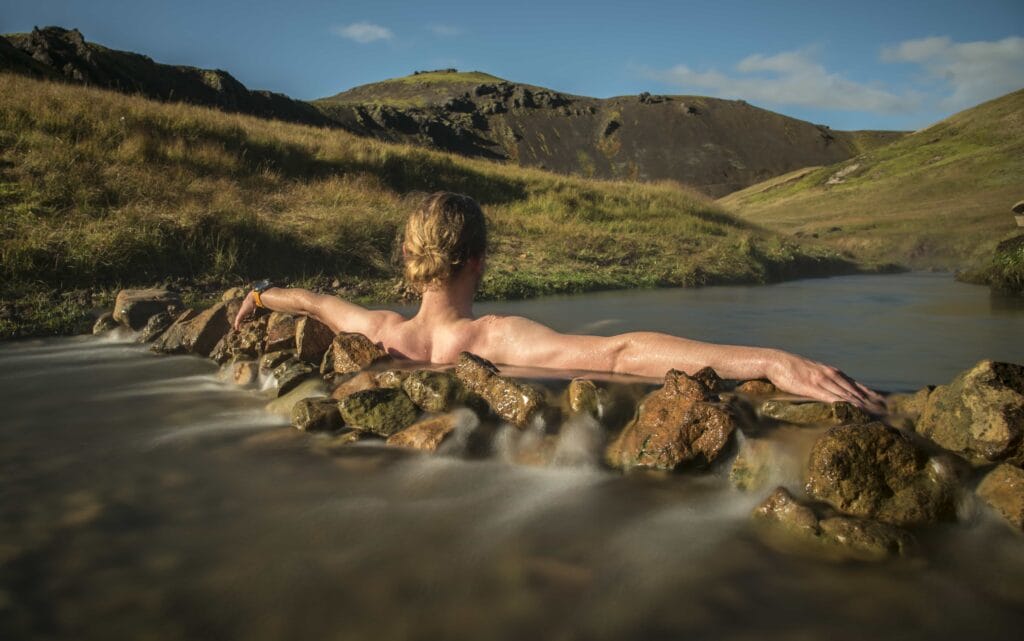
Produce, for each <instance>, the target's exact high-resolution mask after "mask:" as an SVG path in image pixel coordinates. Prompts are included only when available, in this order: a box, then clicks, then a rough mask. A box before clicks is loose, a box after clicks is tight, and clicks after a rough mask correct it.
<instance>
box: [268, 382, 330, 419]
mask: <svg viewBox="0 0 1024 641" xmlns="http://www.w3.org/2000/svg"><path fill="white" fill-rule="evenodd" d="M326 392H327V390H326V389H325V388H324V382H323V381H322V380H320V379H319V378H307V379H306V380H304V381H302V382H301V383H299V384H298V385H296V386H295V387H293V388H292V390H291V391H290V392H288V393H287V394H283V395H281V396H279V397H277V398H275V399H274V400H272V401H270V402H269V403H267V405H266V407H265V409H266V410H267V411H268V412H270V413H271V414H277V415H278V416H283V417H285V418H286V419H287V418H291V415H292V408H293V407H295V404H296V403H298V402H299V401H301V400H302V399H304V398H312V397H320V398H323V397H324V395H325V394H326Z"/></svg>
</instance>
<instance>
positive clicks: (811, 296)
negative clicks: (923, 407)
mask: <svg viewBox="0 0 1024 641" xmlns="http://www.w3.org/2000/svg"><path fill="white" fill-rule="evenodd" d="M487 307H488V311H501V312H505V313H521V314H526V315H529V316H532V317H534V318H539V319H541V320H544V321H547V322H550V323H552V324H554V325H556V326H557V327H559V328H561V329H564V330H571V331H593V332H596V333H612V332H617V331H623V330H627V329H656V330H664V331H671V332H675V333H683V334H686V335H689V336H693V337H697V338H704V339H708V340H718V341H730V342H742V343H748V344H749V343H756V344H766V345H778V346H782V347H786V348H789V349H793V350H796V351H800V352H802V353H805V354H808V355H810V356H814V357H816V358H820V359H822V360H826V361H829V362H835V363H837V364H839V365H840V366H842V367H844V368H845V369H846V370H848V371H849V372H850V373H851V374H854V375H856V376H858V377H860V378H863V379H864V380H866V381H867V382H870V383H872V384H874V385H878V386H882V387H887V388H890V389H912V388H915V387H917V386H919V385H922V384H924V383H928V382H943V381H945V380H947V379H949V378H950V377H951V376H952V375H954V374H955V373H956V372H957V371H959V370H962V369H964V368H966V367H969V366H970V365H971V364H973V363H974V362H975V361H976V360H978V359H980V358H982V357H996V358H999V359H1003V360H1015V361H1017V362H1024V341H1021V340H1020V336H1021V330H1022V328H1024V306H1021V305H1020V304H1019V303H1014V302H1013V301H1012V300H1000V299H993V298H990V296H989V294H988V293H987V292H986V291H985V290H983V289H981V288H974V287H969V286H965V285H960V284H957V283H954V282H951V281H950V279H949V278H948V277H942V276H937V275H914V274H912V275H901V276H888V277H853V278H841V279H830V280H816V281H805V282H796V283H789V284H785V285H780V286H774V287H768V288H719V289H710V290H702V291H658V292H641V293H609V294H600V295H588V296H582V297H567V298H556V299H545V300H541V301H529V302H523V303H507V304H501V305H497V304H495V305H489V306H487ZM539 374H540V373H535V375H539ZM0 401H2V404H3V410H4V418H3V420H2V422H0V638H2V639H5V640H6V639H22V638H41V639H104V640H107V639H183V640H184V639H188V640H193V639H247V640H250V639H254V640H260V639H304V638H311V639H424V640H426V639H510V640H511V639H515V640H519V639H531V638H544V639H581V640H582V639H658V638H665V639H669V638H672V639H674V638H693V639H702V638H710V637H713V638H723V639H804V638H806V639H820V638H828V639H863V638H870V637H881V638H900V639H945V638H965V639H966V638H968V636H970V637H975V636H977V637H979V638H990V639H991V638H1007V639H1009V638H1018V635H1019V630H1020V629H1021V624H1022V623H1024V609H1022V607H1024V537H1021V536H1020V535H1018V534H1015V533H1014V532H1012V531H1011V530H1010V529H1009V528H1008V527H1006V526H1005V525H1003V524H1002V523H1001V522H999V521H998V520H997V519H995V518H993V517H992V516H991V515H990V514H988V513H987V512H986V511H985V510H984V509H982V508H980V507H979V506H978V505H977V504H975V503H974V502H973V501H972V500H970V499H969V498H968V499H967V500H966V501H965V504H964V507H963V510H962V511H963V514H964V519H963V520H962V521H961V522H960V523H958V524H956V525H948V526H942V527H939V528H935V529H932V530H929V531H926V532H923V533H922V540H923V544H924V547H925V550H926V553H925V555H924V557H923V558H920V559H915V560H906V561H897V562H890V563H885V564H881V565H866V564H856V563H851V564H844V565H830V564H825V563H822V562H819V561H812V560H807V559H802V558H799V557H793V556H787V555H783V554H781V553H779V552H776V551H774V550H773V549H771V548H769V547H767V546H765V545H764V544H763V543H762V542H761V541H760V539H759V538H758V537H757V536H756V533H755V532H754V531H753V530H752V529H751V527H750V525H749V519H748V514H749V511H750V509H751V508H752V507H753V506H754V505H755V504H756V503H757V502H758V501H759V500H760V499H761V498H763V496H764V495H765V494H767V492H768V491H769V490H770V488H768V489H765V490H762V491H759V492H753V493H750V494H745V493H742V492H739V491H736V490H733V489H731V488H730V486H729V484H728V482H727V481H726V480H725V478H724V474H725V471H724V469H723V470H719V471H715V472H712V473H710V474H706V475H703V476H692V475H691V476H684V475H680V476H670V477H660V476H648V475H639V474H636V475H630V476H625V477H623V476H620V475H617V474H614V473H610V472H607V471H603V470H601V469H600V468H599V467H598V466H597V465H595V462H594V461H595V458H594V449H595V444H596V443H597V442H599V440H600V438H601V427H600V426H599V425H597V424H596V423H593V422H588V421H586V420H585V419H577V420H575V421H573V422H571V423H570V424H567V425H565V426H564V428H563V436H562V438H561V439H560V441H559V442H558V443H557V444H556V453H557V454H558V460H559V461H561V462H562V463H563V464H562V465H558V466H553V467H528V466H523V465H516V464H512V463H510V462H508V461H510V460H514V459H516V457H517V455H518V453H521V451H522V450H523V449H524V448H525V447H526V446H527V445H528V441H529V439H531V438H540V437H539V436H537V435H533V434H530V433H527V434H526V435H525V436H524V435H523V434H521V433H519V432H514V431H511V430H508V429H506V430H504V431H499V432H498V433H497V434H496V435H495V437H494V448H495V453H494V455H493V456H491V457H490V458H487V459H483V460H481V459H475V458H468V457H466V456H465V455H464V444H465V442H466V439H465V436H466V435H465V434H463V435H462V438H461V439H458V438H457V439H455V440H453V441H450V442H449V443H446V444H445V452H444V453H442V454H441V455H436V456H419V455H412V454H407V453H404V452H398V451H393V450H387V449H384V448H382V447H378V446H367V445H362V444H360V445H356V446H351V447H345V448H338V447H331V446H330V443H329V441H328V440H327V439H325V438H318V437H312V436H307V435H302V434H298V433H297V432H294V430H290V429H287V428H284V427H283V425H284V421H283V419H278V418H276V417H273V416H271V415H269V414H267V413H265V412H263V411H262V409H261V408H262V405H263V403H264V402H265V398H264V397H263V396H261V395H260V394H259V393H258V392H256V391H245V390H239V389H237V388H234V387H233V386H231V385H229V384H227V383H223V382H221V381H220V380H219V379H218V377H217V372H216V368H215V367H214V366H213V365H212V364H211V363H208V362H206V361H204V360H201V359H197V358H191V357H156V356H153V355H151V354H149V353H148V352H147V351H145V349H144V348H141V347H138V346H135V345H133V344H130V343H127V342H117V341H110V340H97V339H93V338H73V339H57V340H47V341H29V342H20V343H12V344H7V345H3V346H0ZM467 420H469V419H467ZM465 429H467V430H468V429H472V425H469V424H467V426H465ZM813 436H814V434H813V433H808V431H806V430H803V431H801V430H779V431H778V432H777V433H776V434H775V437H776V438H777V439H778V440H779V442H780V443H781V444H782V445H783V446H784V447H785V449H786V451H787V452H788V453H789V455H788V456H784V457H782V458H781V459H780V463H779V465H778V468H777V470H776V474H777V477H778V478H777V479H776V480H778V481H779V482H783V483H786V484H789V485H790V486H791V487H793V488H798V487H799V485H800V482H799V463H800V461H801V459H802V458H803V453H804V452H805V451H806V448H807V446H808V444H809V442H810V439H812V438H813Z"/></svg>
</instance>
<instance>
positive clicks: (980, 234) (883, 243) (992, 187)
mask: <svg viewBox="0 0 1024 641" xmlns="http://www.w3.org/2000/svg"><path fill="white" fill-rule="evenodd" d="M876 142H877V141H876ZM1022 185H1024V90H1022V91H1017V92H1014V93H1012V94H1009V95H1007V96H1004V97H1002V98H999V99H996V100H993V101H990V102H987V103H984V104H982V105H979V106H978V107H975V108H973V109H969V110H967V111H964V112H961V113H959V114H957V115H955V116H953V117H951V118H948V119H947V120H944V121H942V122H940V123H937V124H935V125H933V126H931V127H928V128H927V129H924V130H921V131H918V132H915V133H913V134H910V135H908V136H906V137H904V138H902V139H900V140H897V141H896V142H893V143H891V144H888V145H883V146H878V147H874V148H871V149H870V150H869V151H867V152H865V153H862V154H861V155H859V156H857V157H855V158H852V159H850V160H848V161H845V162H843V163H839V164H837V165H832V166H829V167H819V168H810V169H808V170H801V171H798V172H793V173H791V174H788V175H787V176H782V177H777V178H774V179H771V180H769V181H766V182H764V183H760V184H758V185H754V186H752V187H749V188H747V189H745V190H743V191H740V192H736V193H733V194H730V195H728V196H726V197H725V198H722V199H721V200H720V201H719V203H720V204H722V205H723V206H724V207H726V208H727V209H728V210H730V211H732V212H735V213H736V214H737V215H739V216H741V217H743V218H744V219H746V220H749V221H751V222H753V223H757V224H761V225H764V226H766V227H769V228H772V229H776V230H778V231H780V232H785V233H801V234H804V235H814V234H817V235H818V237H819V238H820V239H821V241H822V242H825V243H827V244H828V245H830V246H832V247H834V248H836V249H837V250H841V251H847V252H851V253H854V254H855V255H857V256H860V257H861V258H863V259H865V260H874V261H895V262H900V263H903V264H906V265H909V266H914V267H919V268H926V267H941V268H950V269H961V268H965V267H968V266H970V265H973V264H977V263H978V262H979V261H985V260H987V259H988V257H989V256H990V255H991V252H992V250H993V248H994V247H995V245H996V244H997V243H998V242H999V241H1000V240H1002V239H1003V238H1005V237H1007V235H1008V234H1010V233H1011V232H1012V231H1013V228H1014V222H1013V218H1012V216H1011V214H1010V206H1011V205H1012V204H1013V203H1014V202H1016V201H1018V200H1020V198H1021V194H1022V191H1021V189H1022ZM837 228H838V229H837Z"/></svg>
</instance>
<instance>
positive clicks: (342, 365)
mask: <svg viewBox="0 0 1024 641" xmlns="http://www.w3.org/2000/svg"><path fill="white" fill-rule="evenodd" d="M331 351H332V353H333V354H334V371H335V372H337V373H339V374H350V373H352V372H358V371H360V370H364V369H366V368H367V367H369V366H370V365H373V364H374V363H375V362H377V361H379V360H381V359H384V358H387V357H388V353H387V352H386V351H384V348H383V347H381V346H379V345H377V344H375V343H374V342H373V341H371V340H370V339H369V338H367V337H365V336H363V335H362V334H356V333H353V332H342V333H340V334H338V335H337V336H335V337H334V340H333V344H332V345H331Z"/></svg>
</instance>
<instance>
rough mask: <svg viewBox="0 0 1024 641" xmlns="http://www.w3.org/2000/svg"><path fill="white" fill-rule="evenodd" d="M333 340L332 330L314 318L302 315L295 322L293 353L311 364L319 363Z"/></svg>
mask: <svg viewBox="0 0 1024 641" xmlns="http://www.w3.org/2000/svg"><path fill="white" fill-rule="evenodd" d="M333 340H334V332H332V331H331V329H330V328H329V327H327V326H326V325H324V324H323V323H321V322H320V321H318V320H317V319H315V318H310V317H308V316H303V317H302V318H300V319H299V320H298V321H297V322H296V323H295V353H296V354H297V355H298V357H299V358H301V359H302V360H304V361H306V362H307V363H311V364H313V365H320V363H321V361H323V358H324V353H325V352H327V348H328V347H330V346H331V341H333Z"/></svg>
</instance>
